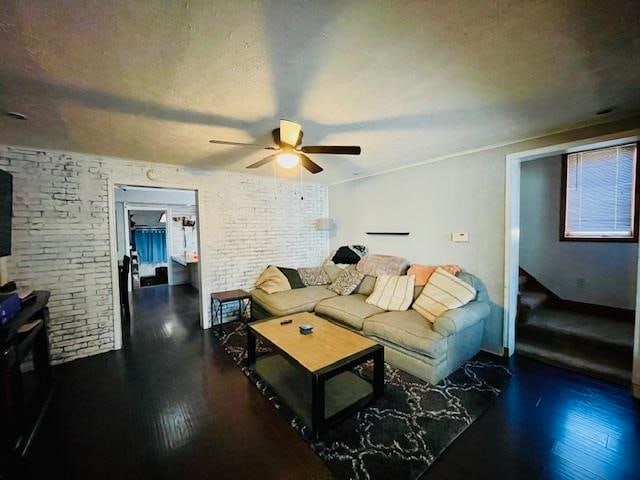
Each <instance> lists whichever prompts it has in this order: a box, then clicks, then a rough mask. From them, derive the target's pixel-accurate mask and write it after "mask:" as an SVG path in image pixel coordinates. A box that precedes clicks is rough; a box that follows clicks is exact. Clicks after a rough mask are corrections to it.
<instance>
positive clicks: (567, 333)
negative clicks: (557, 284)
mask: <svg viewBox="0 0 640 480" xmlns="http://www.w3.org/2000/svg"><path fill="white" fill-rule="evenodd" d="M633 332H634V324H633V323H632V322H628V321H625V320H620V319H613V318H607V317H599V316H595V315H588V314H584V313H579V312H572V311H569V310H561V309H547V308H541V309H538V310H536V311H535V312H532V313H531V314H530V315H529V316H528V317H527V322H526V324H524V325H520V326H519V327H518V336H519V337H522V338H535V339H539V340H549V339H551V338H556V339H558V340H560V341H563V342H564V343H567V344H575V343H588V344H591V345H593V346H596V347H598V348H600V349H603V350H606V349H611V350H613V351H615V352H620V353H627V354H629V355H632V354H633Z"/></svg>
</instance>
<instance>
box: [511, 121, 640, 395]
mask: <svg viewBox="0 0 640 480" xmlns="http://www.w3.org/2000/svg"><path fill="white" fill-rule="evenodd" d="M638 140H640V130H633V131H629V132H623V133H618V134H612V135H604V136H601V137H597V138H592V139H585V140H581V141H575V142H568V143H564V144H559V145H553V146H549V147H543V148H538V149H533V150H527V151H523V152H516V153H512V154H509V155H507V156H506V175H505V180H506V185H505V187H506V195H505V272H504V273H505V276H504V306H505V310H504V324H503V326H504V328H503V335H504V338H503V341H504V345H505V348H506V350H507V352H508V354H509V355H512V354H513V353H515V351H516V325H517V322H516V319H517V314H518V303H519V302H518V300H519V299H518V293H519V280H520V278H519V277H520V271H519V267H520V240H521V228H520V227H521V218H520V210H521V205H520V194H521V170H522V165H523V163H524V162H529V161H533V160H536V159H541V158H544V157H549V156H552V155H563V154H571V153H575V152H578V151H582V150H588V149H596V148H605V147H610V146H613V145H619V144H622V143H625V142H637V141H638ZM636 257H637V256H636ZM635 263H636V285H638V284H639V282H638V275H639V272H638V268H637V264H638V258H636V259H635ZM639 303H640V296H639V295H638V289H637V288H636V293H635V302H634V307H635V315H634V317H635V319H634V329H633V332H634V333H633V337H634V340H633V366H632V382H633V384H634V385H640V315H639V311H638V308H637V305H638V304H639Z"/></svg>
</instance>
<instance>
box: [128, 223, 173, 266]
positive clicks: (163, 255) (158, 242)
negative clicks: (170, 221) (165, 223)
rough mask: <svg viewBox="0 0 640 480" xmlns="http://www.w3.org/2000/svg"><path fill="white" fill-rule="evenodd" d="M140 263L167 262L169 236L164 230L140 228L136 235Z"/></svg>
mask: <svg viewBox="0 0 640 480" xmlns="http://www.w3.org/2000/svg"><path fill="white" fill-rule="evenodd" d="M134 240H135V248H136V250H138V258H139V259H140V263H162V262H166V261H167V234H166V232H165V230H164V229H163V228H140V229H136V230H135V233H134Z"/></svg>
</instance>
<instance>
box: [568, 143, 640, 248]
mask: <svg viewBox="0 0 640 480" xmlns="http://www.w3.org/2000/svg"><path fill="white" fill-rule="evenodd" d="M635 171H636V144H629V145H620V146H617V147H610V148H602V149H599V150H591V151H588V152H577V153H572V154H570V155H567V176H566V181H567V184H566V199H565V200H566V205H565V207H566V208H565V215H566V217H565V232H564V234H565V238H571V237H576V238H581V237H582V238H584V237H587V238H590V237H592V238H599V237H612V238H631V237H633V236H634V221H633V220H634V213H635V212H634V192H635V182H636V178H635Z"/></svg>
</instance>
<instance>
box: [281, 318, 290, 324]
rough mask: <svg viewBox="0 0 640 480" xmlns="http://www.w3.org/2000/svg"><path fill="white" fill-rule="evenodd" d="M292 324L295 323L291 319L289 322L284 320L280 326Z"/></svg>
mask: <svg viewBox="0 0 640 480" xmlns="http://www.w3.org/2000/svg"><path fill="white" fill-rule="evenodd" d="M290 323H293V320H291V319H289V320H283V321H281V322H280V325H288V324H290Z"/></svg>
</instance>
